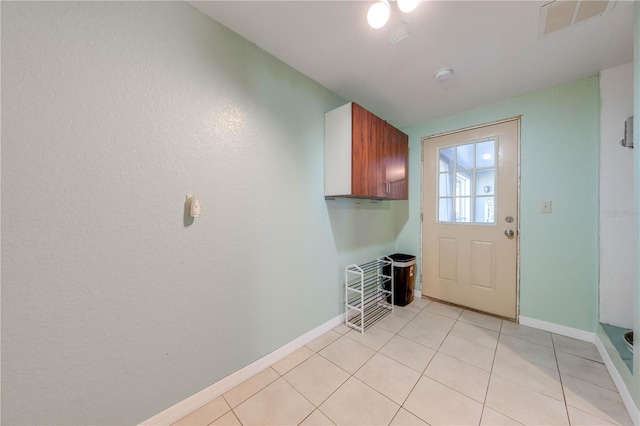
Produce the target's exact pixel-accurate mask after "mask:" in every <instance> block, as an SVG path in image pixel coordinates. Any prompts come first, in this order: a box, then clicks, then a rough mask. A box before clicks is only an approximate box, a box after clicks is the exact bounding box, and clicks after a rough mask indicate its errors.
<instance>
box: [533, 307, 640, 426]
mask: <svg viewBox="0 0 640 426" xmlns="http://www.w3.org/2000/svg"><path fill="white" fill-rule="evenodd" d="M520 324H522V325H526V326H529V327H533V328H537V329H539V330H544V331H549V332H551V333H555V334H560V335H562V336H567V337H573V338H574V339H578V340H584V341H585V342H591V343H594V344H595V345H596V348H597V349H598V352H599V353H600V357H601V358H602V360H603V361H604V365H605V366H606V367H607V370H608V371H609V375H610V376H611V379H612V380H613V383H614V384H615V385H616V389H618V393H619V394H620V398H622V402H623V403H624V406H625V407H626V409H627V412H628V413H629V417H631V420H632V421H633V424H634V425H637V424H640V411H638V407H636V404H635V403H634V402H633V398H632V397H631V393H629V389H627V385H625V383H624V380H622V376H620V373H619V372H618V369H617V368H616V367H615V365H614V364H613V361H612V360H611V357H609V353H608V352H607V350H606V349H605V347H604V344H603V343H602V341H601V340H600V337H599V336H598V335H597V334H596V333H592V332H589V331H584V330H578V329H576V328H572V327H567V326H564V325H559V324H554V323H552V322H546V321H541V320H538V319H535V318H528V317H523V316H521V317H520Z"/></svg>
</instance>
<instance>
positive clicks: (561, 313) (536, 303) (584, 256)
mask: <svg viewBox="0 0 640 426" xmlns="http://www.w3.org/2000/svg"><path fill="white" fill-rule="evenodd" d="M598 90H599V88H598V78H597V77H590V78H586V79H582V80H579V81H576V82H573V83H569V84H565V85H562V86H558V87H554V88H551V89H548V90H543V91H540V92H536V93H531V94H527V95H523V96H519V97H516V98H512V99H509V100H506V101H503V102H498V103H495V104H491V105H487V106H484V107H481V108H477V109H474V110H471V111H467V112H463V113H460V114H456V115H452V116H448V117H444V118H440V119H436V120H432V121H429V122H427V123H423V124H419V125H415V126H411V127H406V128H404V129H402V130H403V131H404V132H406V133H407V134H409V144H410V149H411V158H410V171H411V177H412V178H411V180H410V185H409V201H408V202H406V203H402V204H397V205H396V206H395V208H396V210H397V220H398V221H399V222H398V226H399V227H400V229H401V231H400V235H399V237H398V241H397V244H396V248H397V249H398V250H399V251H405V252H410V253H419V252H420V223H419V217H420V170H421V162H420V147H421V142H420V141H421V138H422V137H424V136H429V135H434V134H438V133H441V132H445V131H450V130H456V129H460V128H464V127H468V126H472V125H476V124H480V123H486V122H491V121H495V120H499V119H503V118H508V117H513V116H518V115H521V116H522V122H521V123H522V130H521V190H520V191H521V192H520V209H521V214H520V256H521V261H520V315H522V316H526V317H530V318H534V319H538V320H542V321H548V322H552V323H555V324H560V325H564V326H568V327H572V328H577V329H581V330H587V331H593V332H595V330H596V324H597V321H598V312H597V309H598V149H599V148H598V147H599V145H598V143H599V136H598V135H599V129H598V120H599V118H598V117H599V115H598V114H599V112H598V111H599V110H598V105H599V103H598V102H599V101H598V99H599V93H598ZM541 200H552V202H553V213H551V214H541V213H540V212H539V208H540V201H541Z"/></svg>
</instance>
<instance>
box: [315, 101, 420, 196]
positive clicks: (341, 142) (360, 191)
mask: <svg viewBox="0 0 640 426" xmlns="http://www.w3.org/2000/svg"><path fill="white" fill-rule="evenodd" d="M408 154H409V138H408V136H407V135H405V134H404V133H402V132H401V131H400V130H398V129H396V128H395V127H393V126H392V125H390V124H389V123H387V122H386V121H384V120H382V119H381V118H380V117H378V116H376V115H374V114H372V113H371V112H369V111H367V110H366V109H364V108H362V107H361V106H360V105H358V104H356V103H354V102H351V103H348V104H346V105H343V106H341V107H339V108H337V109H335V110H333V111H329V112H327V113H326V114H325V167H324V171H325V196H328V197H355V198H376V199H391V200H406V199H407V195H408V190H407V185H408V179H407V169H408Z"/></svg>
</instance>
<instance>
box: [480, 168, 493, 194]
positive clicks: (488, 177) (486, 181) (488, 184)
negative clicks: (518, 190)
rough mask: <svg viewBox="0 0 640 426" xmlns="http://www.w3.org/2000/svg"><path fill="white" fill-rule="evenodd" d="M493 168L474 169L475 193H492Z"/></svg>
mask: <svg viewBox="0 0 640 426" xmlns="http://www.w3.org/2000/svg"><path fill="white" fill-rule="evenodd" d="M495 173H496V172H495V170H494V169H487V170H477V171H476V195H477V196H483V195H493V191H494V189H495Z"/></svg>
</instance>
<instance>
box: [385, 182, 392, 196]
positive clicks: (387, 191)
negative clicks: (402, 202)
mask: <svg viewBox="0 0 640 426" xmlns="http://www.w3.org/2000/svg"><path fill="white" fill-rule="evenodd" d="M384 193H385V194H391V182H384Z"/></svg>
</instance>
